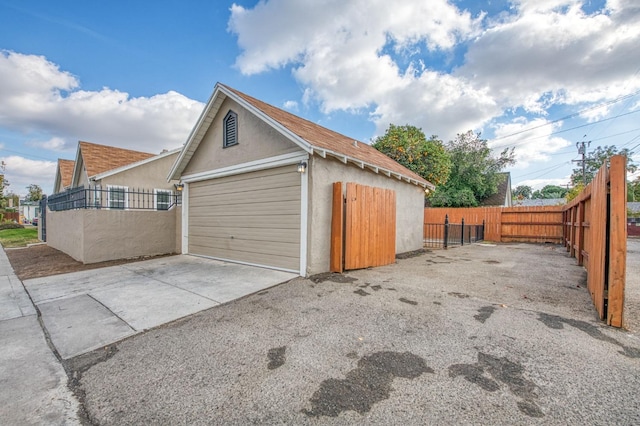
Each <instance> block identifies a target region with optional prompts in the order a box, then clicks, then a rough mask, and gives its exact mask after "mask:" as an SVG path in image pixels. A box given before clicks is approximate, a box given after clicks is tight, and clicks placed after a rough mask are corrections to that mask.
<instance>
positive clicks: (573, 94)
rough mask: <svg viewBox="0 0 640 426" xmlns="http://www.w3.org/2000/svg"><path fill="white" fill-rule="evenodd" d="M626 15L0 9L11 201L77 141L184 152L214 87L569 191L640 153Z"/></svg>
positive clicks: (489, 7) (422, 6) (637, 64)
mask: <svg viewBox="0 0 640 426" xmlns="http://www.w3.org/2000/svg"><path fill="white" fill-rule="evenodd" d="M391 3H393V4H391ZM632 3H634V2H629V1H625V0H608V1H604V0H602V1H595V0H591V1H589V0H513V1H487V2H477V1H455V0H448V1H447V0H432V1H429V2H425V1H424V0H415V1H413V0H405V1H403V2H400V3H399V2H387V1H381V0H369V1H364V0H353V1H350V2H344V1H337V0H325V1H318V0H313V1H312V0H307V1H304V0H267V1H262V2H256V1H236V2H223V1H216V2H212V1H204V0H202V1H190V2H178V1H157V2H152V3H151V2H124V1H118V0H116V1H110V2H87V1H64V0H63V1H59V2H50V1H44V0H37V1H35V0H33V1H32V0H24V1H20V2H15V1H12V2H7V1H3V0H0V160H2V161H4V162H5V164H6V170H5V174H6V178H7V180H8V181H9V182H10V184H11V185H10V187H9V188H8V191H13V192H15V193H18V194H24V193H26V188H25V187H26V186H27V185H29V184H31V183H36V184H38V185H40V186H42V187H43V189H44V190H45V192H47V193H50V192H51V188H52V184H53V179H54V173H55V162H56V160H57V158H67V159H73V158H74V155H75V150H76V146H77V142H78V140H87V141H91V142H96V143H102V144H106V145H114V146H120V147H125V148H130V149H137V150H141V151H147V152H160V151H161V150H162V149H171V148H177V147H179V146H181V145H182V144H183V143H184V142H185V140H186V137H187V135H188V133H189V131H190V130H191V128H192V127H193V125H194V124H195V121H196V119H197V117H198V115H199V114H200V112H201V110H202V107H203V106H204V103H205V102H206V101H207V99H208V98H209V96H210V95H211V92H212V90H213V87H214V85H215V83H216V82H218V81H220V82H222V83H225V84H227V85H230V86H232V87H234V88H236V89H239V90H241V91H243V92H245V93H247V94H249V95H252V96H254V97H257V98H259V99H261V100H264V101H266V102H268V103H271V104H273V105H275V106H278V107H281V108H285V109H288V110H290V111H291V112H293V113H295V114H298V115H300V116H302V117H305V118H307V119H310V120H312V121H315V122H317V123H318V124H321V125H323V126H326V127H329V128H331V129H333V130H336V131H338V132H341V133H344V134H346V135H348V136H350V137H353V138H356V139H359V140H362V141H370V140H371V139H372V138H375V137H376V136H378V135H380V134H382V133H384V130H385V129H386V128H387V127H388V125H389V123H394V124H413V125H416V126H419V127H421V128H422V129H423V131H424V132H425V133H426V134H427V135H428V136H429V135H432V134H437V135H438V136H439V137H440V138H441V139H443V140H444V141H448V140H450V139H452V138H453V137H455V135H456V133H461V132H465V131H466V130H469V129H473V130H475V131H481V132H482V135H483V137H485V138H487V139H489V141H490V145H491V146H493V147H495V148H496V149H501V148H503V147H507V146H514V147H515V148H516V151H515V152H516V156H517V159H518V162H517V164H516V165H515V166H513V167H511V168H510V169H509V171H510V172H511V174H512V180H513V184H514V186H515V185H517V184H521V183H525V184H529V185H533V186H535V187H538V188H539V187H541V186H543V185H544V184H548V183H553V184H566V183H567V182H568V177H569V175H570V174H571V170H572V169H573V168H574V167H575V165H574V164H572V163H571V160H573V159H576V158H578V155H577V149H576V147H575V143H576V142H577V141H582V140H587V141H589V140H590V141H592V143H591V149H593V148H595V147H596V146H598V145H617V146H618V147H627V148H634V147H636V149H635V151H636V152H640V146H637V145H638V144H640V125H639V124H638V123H640V120H639V117H640V54H638V47H639V46H640V6H633V5H632ZM634 158H635V160H636V161H640V157H639V156H638V155H635V156H634Z"/></svg>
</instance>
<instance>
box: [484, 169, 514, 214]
mask: <svg viewBox="0 0 640 426" xmlns="http://www.w3.org/2000/svg"><path fill="white" fill-rule="evenodd" d="M498 174H500V175H502V176H504V178H503V179H502V181H501V182H500V183H499V184H498V192H496V193H495V194H493V195H492V196H490V197H489V198H486V199H484V200H482V202H481V203H479V206H480V207H511V206H512V205H513V201H512V194H511V173H509V172H503V173H498Z"/></svg>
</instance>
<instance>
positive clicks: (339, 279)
mask: <svg viewBox="0 0 640 426" xmlns="http://www.w3.org/2000/svg"><path fill="white" fill-rule="evenodd" d="M309 279H310V280H311V281H313V282H314V283H316V284H320V283H323V282H325V281H331V282H334V283H340V284H347V283H352V282H354V281H357V280H358V279H357V278H353V277H350V276H349V275H344V274H338V273H335V272H326V273H324V274H317V275H313V276H311V277H309Z"/></svg>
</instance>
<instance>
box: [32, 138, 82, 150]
mask: <svg viewBox="0 0 640 426" xmlns="http://www.w3.org/2000/svg"><path fill="white" fill-rule="evenodd" d="M25 145H27V146H32V147H36V148H42V149H46V150H48V151H57V152H64V151H66V152H67V153H69V152H72V151H74V150H75V149H76V147H77V145H78V144H77V142H71V141H68V140H65V139H63V138H60V137H57V136H54V137H52V138H51V139H49V140H46V141H38V140H34V141H27V142H26V143H25Z"/></svg>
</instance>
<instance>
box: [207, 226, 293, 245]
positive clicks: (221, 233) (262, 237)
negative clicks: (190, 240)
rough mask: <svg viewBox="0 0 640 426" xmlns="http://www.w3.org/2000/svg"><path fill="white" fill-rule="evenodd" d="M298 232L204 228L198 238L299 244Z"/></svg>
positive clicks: (271, 229)
mask: <svg viewBox="0 0 640 426" xmlns="http://www.w3.org/2000/svg"><path fill="white" fill-rule="evenodd" d="M295 231H296V232H283V230H282V229H273V228H270V229H264V228H237V227H234V228H232V227H214V226H202V227H201V228H200V233H199V235H198V237H203V238H222V239H224V240H230V239H232V237H233V239H235V240H251V241H254V242H255V243H256V244H260V243H264V242H269V241H275V242H281V243H293V244H298V242H299V241H300V230H299V229H295Z"/></svg>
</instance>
